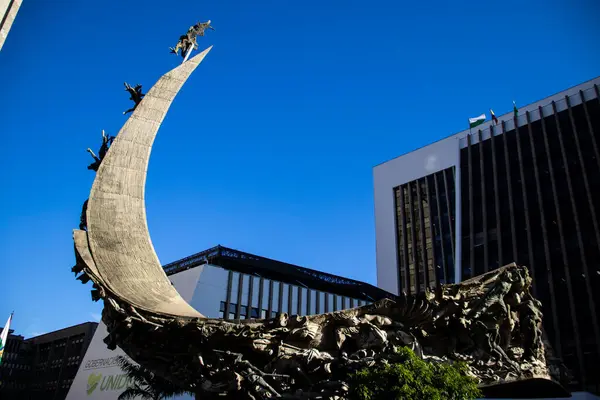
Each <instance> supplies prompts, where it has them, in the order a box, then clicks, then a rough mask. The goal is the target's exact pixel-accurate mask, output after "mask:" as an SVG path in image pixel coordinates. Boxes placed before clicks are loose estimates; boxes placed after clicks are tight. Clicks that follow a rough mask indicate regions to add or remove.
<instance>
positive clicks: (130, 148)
mask: <svg viewBox="0 0 600 400" xmlns="http://www.w3.org/2000/svg"><path fill="white" fill-rule="evenodd" d="M209 50H210V48H209V49H207V50H205V51H204V52H202V53H200V54H198V55H197V56H195V57H193V58H191V59H190V60H188V61H186V62H184V63H182V64H181V65H180V66H178V67H177V68H175V69H173V70H172V71H170V72H169V73H167V74H166V75H164V76H163V77H162V78H161V79H160V80H159V81H158V82H157V83H156V84H155V85H154V86H153V87H152V89H151V90H150V91H149V92H148V93H147V95H146V96H145V97H144V99H143V100H140V102H139V103H138V104H136V108H135V109H134V111H133V115H132V116H131V117H130V118H129V120H128V121H127V123H126V124H125V125H124V126H123V128H122V129H121V131H120V132H119V134H118V136H117V139H116V140H115V141H114V143H113V144H112V145H111V146H110V149H108V150H107V153H106V155H105V157H104V159H101V160H100V161H102V162H101V164H100V163H99V164H98V168H97V174H96V178H95V181H94V184H93V186H92V191H91V193H90V197H89V200H88V201H87V203H86V204H87V206H86V207H85V208H84V214H85V216H86V219H85V221H86V224H85V226H86V229H87V230H83V229H80V230H75V231H74V233H73V238H74V241H75V254H76V265H75V266H74V267H73V269H72V271H73V272H74V273H75V274H79V275H78V278H77V279H78V280H80V281H81V282H83V283H86V282H88V281H90V280H91V281H92V282H93V284H94V286H93V288H94V290H93V291H92V299H93V300H95V301H97V300H100V299H101V300H103V302H104V309H103V312H102V321H103V322H104V323H105V324H106V327H107V331H108V333H109V334H108V336H107V337H106V338H105V343H106V344H107V346H108V348H109V349H115V348H116V347H117V346H118V347H120V348H121V349H122V350H123V351H124V352H125V353H126V354H127V355H128V356H129V357H130V358H132V359H133V360H134V361H135V362H137V363H139V364H140V365H143V366H144V367H145V368H148V369H149V370H151V371H152V372H154V373H156V374H157V375H159V376H161V377H163V378H166V379H168V380H169V381H171V382H173V383H174V384H176V385H178V386H179V387H181V388H182V389H184V390H186V391H190V392H193V393H196V394H197V396H202V398H211V397H212V396H217V395H223V394H227V395H229V396H230V398H248V399H262V398H269V397H282V398H298V399H300V398H319V397H320V398H331V397H333V396H340V397H341V398H344V396H345V393H346V392H347V385H346V382H345V380H346V377H347V376H348V374H349V373H351V372H353V371H356V370H358V369H361V368H363V367H365V366H369V365H373V364H374V363H379V362H384V361H386V360H390V359H392V358H393V357H394V354H395V352H394V348H395V347H397V346H407V347H409V348H411V349H412V350H413V351H414V352H415V353H416V354H417V355H418V356H419V357H422V358H423V359H425V360H427V361H431V362H440V361H446V362H453V361H463V362H465V363H466V364H467V365H468V366H469V370H470V374H471V375H472V376H474V377H476V378H477V379H478V380H479V382H480V385H481V386H482V387H491V386H493V385H498V384H506V383H509V382H519V381H523V380H529V379H542V380H544V382H548V384H549V385H551V386H554V388H555V390H556V391H557V393H561V394H562V393H563V392H564V391H563V390H562V389H561V388H560V386H559V385H557V384H554V383H553V382H552V381H551V380H550V378H551V376H550V372H551V370H550V369H549V367H548V365H547V363H546V356H545V348H544V343H543V341H542V337H541V336H542V335H541V332H542V317H543V316H542V313H541V311H540V304H539V302H538V301H537V300H536V299H534V298H533V296H532V295H531V292H530V290H531V284H532V282H531V278H530V276H529V272H528V270H527V268H526V267H522V266H517V265H515V264H511V265H508V266H505V267H502V268H499V269H497V270H495V271H491V272H488V273H486V274H484V275H481V276H478V277H475V278H473V279H470V280H467V281H464V282H462V283H460V284H452V285H443V286H441V287H438V288H436V290H434V291H426V292H424V293H421V294H418V295H412V296H407V295H404V294H402V295H400V296H393V295H390V298H386V299H381V300H379V301H377V302H375V303H374V304H371V305H368V306H363V307H358V308H354V309H350V310H344V311H338V312H333V313H327V314H321V315H313V316H297V315H293V316H290V315H288V314H285V313H280V314H279V315H278V316H277V317H276V318H273V319H269V320H243V321H239V322H231V321H224V320H220V319H211V318H206V317H205V316H203V315H202V314H200V313H199V312H197V311H196V310H194V309H193V308H192V307H191V306H190V305H189V304H187V302H185V301H184V300H183V299H182V298H181V296H180V295H179V294H178V293H177V291H176V290H175V289H174V288H173V286H172V285H171V283H170V281H169V279H168V278H167V276H166V274H165V272H164V271H163V269H162V267H161V264H160V262H159V260H158V258H157V257H156V253H155V251H154V248H153V246H152V243H151V240H150V237H149V233H148V227H147V223H146V212H145V207H144V185H145V178H146V171H147V167H148V160H149V157H150V152H151V148H152V143H153V141H154V138H155V136H156V133H157V132H158V128H159V127H160V124H161V123H162V120H163V119H164V117H165V115H166V113H167V111H168V109H169V107H170V105H171V103H172V101H173V99H174V98H175V96H176V94H177V92H178V91H179V90H180V88H181V87H182V85H183V84H184V83H185V81H186V80H187V79H188V77H189V76H190V75H191V73H192V72H193V71H194V70H195V68H196V67H197V66H198V65H199V64H200V62H201V61H202V60H203V59H204V57H205V55H206V54H207V53H208V51H209ZM513 397H517V396H514V394H513Z"/></svg>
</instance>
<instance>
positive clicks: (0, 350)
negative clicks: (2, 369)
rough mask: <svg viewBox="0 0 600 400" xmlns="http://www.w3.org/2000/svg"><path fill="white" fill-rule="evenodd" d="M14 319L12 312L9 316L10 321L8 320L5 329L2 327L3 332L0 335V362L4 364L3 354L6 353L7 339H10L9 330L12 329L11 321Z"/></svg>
mask: <svg viewBox="0 0 600 400" xmlns="http://www.w3.org/2000/svg"><path fill="white" fill-rule="evenodd" d="M11 320H12V314H10V316H9V317H8V321H6V325H4V329H2V334H1V335H0V364H2V356H3V355H4V346H6V341H7V340H8V331H9V330H10V321H11Z"/></svg>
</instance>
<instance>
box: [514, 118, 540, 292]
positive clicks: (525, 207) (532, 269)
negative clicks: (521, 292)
mask: <svg viewBox="0 0 600 400" xmlns="http://www.w3.org/2000/svg"><path fill="white" fill-rule="evenodd" d="M514 121H515V134H516V136H515V140H516V141H517V158H518V160H519V175H520V176H521V192H522V193H523V211H524V212H525V230H526V233H527V253H528V256H529V265H528V266H527V267H529V271H530V272H531V278H532V279H533V285H532V286H533V287H532V288H533V295H534V296H535V297H537V284H536V283H537V279H535V261H534V259H533V241H532V240H531V222H530V219H529V203H528V201H527V183H526V182H525V169H524V167H523V151H522V150H521V139H520V135H519V121H517V118H516V117H514Z"/></svg>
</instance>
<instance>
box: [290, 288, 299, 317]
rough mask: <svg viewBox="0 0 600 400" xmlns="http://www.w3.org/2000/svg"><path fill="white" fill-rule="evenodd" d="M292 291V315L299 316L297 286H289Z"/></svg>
mask: <svg viewBox="0 0 600 400" xmlns="http://www.w3.org/2000/svg"><path fill="white" fill-rule="evenodd" d="M290 289H291V290H292V314H300V311H299V310H298V286H290Z"/></svg>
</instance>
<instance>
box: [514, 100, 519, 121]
mask: <svg viewBox="0 0 600 400" xmlns="http://www.w3.org/2000/svg"><path fill="white" fill-rule="evenodd" d="M513 112H514V113H515V117H517V116H518V115H519V110H517V103H515V101H514V100H513Z"/></svg>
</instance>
